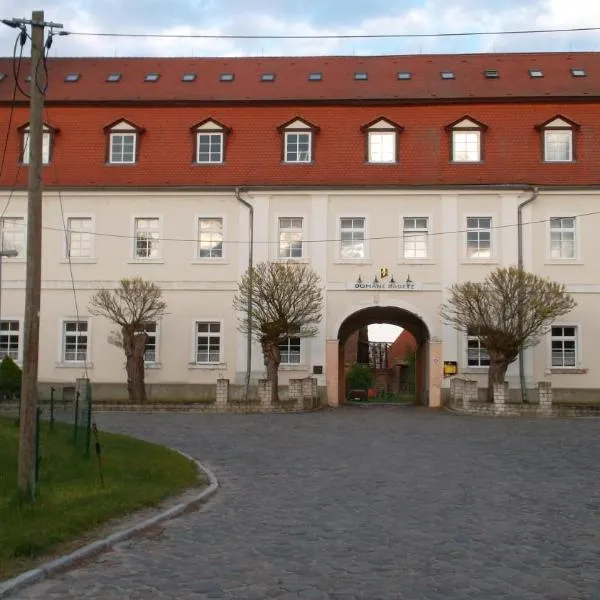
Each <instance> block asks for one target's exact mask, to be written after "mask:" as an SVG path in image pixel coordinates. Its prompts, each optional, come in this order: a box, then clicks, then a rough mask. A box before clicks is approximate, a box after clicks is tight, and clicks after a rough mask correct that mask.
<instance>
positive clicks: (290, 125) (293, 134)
mask: <svg viewBox="0 0 600 600" xmlns="http://www.w3.org/2000/svg"><path fill="white" fill-rule="evenodd" d="M277 131H278V132H279V133H280V134H281V142H282V158H283V161H284V162H286V163H295V164H298V163H302V164H304V163H310V162H312V160H313V158H314V150H313V144H314V136H315V134H317V133H318V132H319V128H318V127H317V126H316V125H313V124H312V123H309V122H308V121H305V120H304V119H302V118H301V117H294V118H293V119H291V120H290V121H287V123H284V124H283V125H280V126H279V127H277Z"/></svg>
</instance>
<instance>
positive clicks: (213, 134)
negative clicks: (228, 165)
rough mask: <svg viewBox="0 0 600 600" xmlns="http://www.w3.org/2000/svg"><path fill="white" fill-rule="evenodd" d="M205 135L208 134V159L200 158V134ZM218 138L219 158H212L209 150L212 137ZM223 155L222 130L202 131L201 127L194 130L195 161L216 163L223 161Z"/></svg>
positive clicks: (204, 163) (208, 163) (200, 163)
mask: <svg viewBox="0 0 600 600" xmlns="http://www.w3.org/2000/svg"><path fill="white" fill-rule="evenodd" d="M201 135H207V136H209V152H208V160H200V136H201ZM213 136H215V137H218V138H219V140H220V141H219V160H212V157H211V154H212V151H211V150H210V148H211V145H212V137H213ZM224 156H225V135H224V133H223V132H222V131H208V130H206V131H203V130H202V129H201V128H199V129H197V130H196V162H197V163H198V164H199V165H218V164H222V163H223V162H224Z"/></svg>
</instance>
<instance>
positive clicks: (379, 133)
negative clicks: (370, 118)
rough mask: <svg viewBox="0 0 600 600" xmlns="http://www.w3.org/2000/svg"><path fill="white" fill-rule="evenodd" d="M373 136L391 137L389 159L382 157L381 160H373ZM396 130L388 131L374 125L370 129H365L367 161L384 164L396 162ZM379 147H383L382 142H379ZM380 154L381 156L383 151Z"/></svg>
mask: <svg viewBox="0 0 600 600" xmlns="http://www.w3.org/2000/svg"><path fill="white" fill-rule="evenodd" d="M375 136H382V137H385V138H391V139H392V155H391V158H390V160H384V159H383V158H382V159H381V160H375V158H374V156H373V143H372V142H373V139H372V138H375ZM397 144H398V132H397V131H390V130H389V129H388V130H379V129H377V128H376V127H374V128H372V129H368V130H367V161H368V162H369V163H370V164H375V165H386V164H394V163H397V162H398V158H397V157H398V147H397ZM381 147H383V143H381ZM381 154H382V156H383V151H382V152H381Z"/></svg>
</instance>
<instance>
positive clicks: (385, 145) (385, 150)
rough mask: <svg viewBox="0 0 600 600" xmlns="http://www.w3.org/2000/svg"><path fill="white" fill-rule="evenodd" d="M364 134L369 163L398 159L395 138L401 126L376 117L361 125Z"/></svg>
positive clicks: (392, 161) (401, 129)
mask: <svg viewBox="0 0 600 600" xmlns="http://www.w3.org/2000/svg"><path fill="white" fill-rule="evenodd" d="M361 131H363V132H364V133H365V135H366V160H367V161H368V162H370V163H395V162H397V161H398V149H397V145H398V142H397V139H398V134H399V133H401V132H402V131H403V128H402V127H401V126H400V125H398V124H397V123H394V122H393V121H390V120H389V119H386V118H385V117H378V118H377V119H375V120H373V121H371V122H370V123H367V124H366V125H362V126H361Z"/></svg>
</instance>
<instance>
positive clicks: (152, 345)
mask: <svg viewBox="0 0 600 600" xmlns="http://www.w3.org/2000/svg"><path fill="white" fill-rule="evenodd" d="M157 330H158V328H157V325H156V321H152V322H151V323H144V325H143V328H142V331H143V332H144V333H145V334H146V335H147V336H148V337H147V338H146V345H145V346H144V362H145V363H155V362H157V360H158V346H157Z"/></svg>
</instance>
